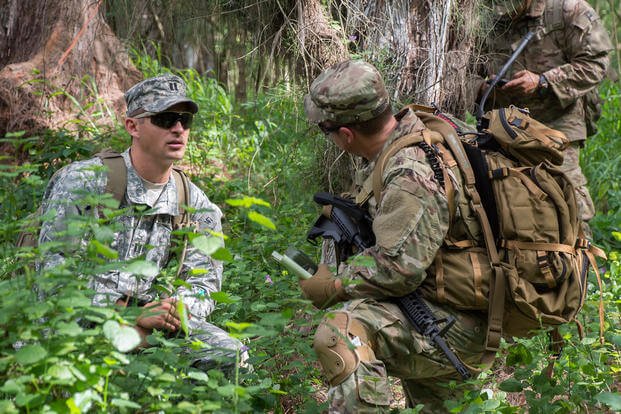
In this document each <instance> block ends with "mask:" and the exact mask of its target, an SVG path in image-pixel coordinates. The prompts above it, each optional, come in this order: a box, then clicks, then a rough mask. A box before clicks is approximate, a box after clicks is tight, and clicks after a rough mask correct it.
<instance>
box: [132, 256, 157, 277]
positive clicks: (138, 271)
mask: <svg viewBox="0 0 621 414" xmlns="http://www.w3.org/2000/svg"><path fill="white" fill-rule="evenodd" d="M124 270H125V271H126V272H128V273H131V274H133V275H139V276H145V277H155V276H157V274H158V273H159V269H158V267H157V265H156V264H155V263H153V262H151V261H149V260H136V261H135V262H132V263H130V264H129V265H128V266H126V267H125V269H124Z"/></svg>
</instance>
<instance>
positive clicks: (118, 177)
mask: <svg viewBox="0 0 621 414" xmlns="http://www.w3.org/2000/svg"><path fill="white" fill-rule="evenodd" d="M95 156H97V157H99V158H100V159H101V161H102V163H103V164H104V165H105V166H106V167H107V174H108V181H107V182H106V189H105V192H106V193H109V194H112V196H113V197H114V199H115V200H116V201H117V202H119V203H122V202H123V199H124V197H125V191H126V190H127V167H126V165H125V161H124V160H123V157H122V155H121V154H120V153H118V152H116V151H112V150H103V151H101V152H98V153H97V154H95ZM173 177H174V179H175V184H176V187H177V201H178V203H179V206H183V205H185V204H186V200H189V199H190V194H189V191H190V184H189V180H188V177H187V176H186V175H185V173H184V172H183V171H182V170H181V169H180V168H177V167H173ZM179 211H180V213H179V214H178V215H176V216H175V217H174V218H173V230H177V229H180V228H183V227H186V226H187V225H188V224H189V223H190V215H189V214H188V212H187V211H186V209H184V208H180V210H179ZM41 214H42V210H41V207H39V208H38V209H37V210H36V211H35V212H34V213H32V214H31V215H30V216H29V217H28V218H27V219H26V224H25V225H24V226H23V230H22V231H21V232H20V233H19V235H18V238H17V242H16V243H15V245H16V247H36V246H37V244H38V239H39V230H40V228H41V227H40V226H41V223H40V219H41ZM186 249H187V237H186V238H184V241H183V248H182V250H181V254H180V258H179V259H180V260H179V262H180V263H182V262H183V259H184V258H185V253H186ZM180 270H181V266H179V271H180ZM179 271H178V273H179Z"/></svg>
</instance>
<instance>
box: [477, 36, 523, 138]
mask: <svg viewBox="0 0 621 414" xmlns="http://www.w3.org/2000/svg"><path fill="white" fill-rule="evenodd" d="M534 36H535V32H533V31H532V30H530V31H529V32H528V33H526V34H525V35H524V37H523V38H522V40H520V44H519V45H518V47H517V48H516V49H515V51H514V52H513V54H512V55H511V56H509V59H508V60H507V61H506V62H505V64H504V65H503V66H502V68H501V69H500V71H499V72H498V73H497V74H496V77H494V79H492V81H491V82H490V84H489V86H488V87H487V89H486V90H485V93H484V94H483V96H482V97H481V101H480V103H479V107H478V108H477V115H476V118H477V131H479V132H481V131H482V130H483V128H484V127H483V122H482V119H483V111H484V110H485V101H487V98H488V97H489V94H490V93H492V90H493V89H494V87H495V86H496V85H498V84H500V83H501V82H502V81H503V80H504V78H503V76H505V73H507V71H508V70H509V68H510V67H511V65H513V62H515V59H517V58H518V56H520V54H521V53H522V52H523V51H524V49H525V48H526V45H528V43H529V42H530V41H531V40H532V38H533V37H534ZM500 86H502V85H500Z"/></svg>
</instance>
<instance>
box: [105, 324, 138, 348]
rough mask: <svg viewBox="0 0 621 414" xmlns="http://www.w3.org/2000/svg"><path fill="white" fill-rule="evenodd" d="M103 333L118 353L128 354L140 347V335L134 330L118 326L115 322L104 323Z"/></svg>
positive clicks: (129, 327)
mask: <svg viewBox="0 0 621 414" xmlns="http://www.w3.org/2000/svg"><path fill="white" fill-rule="evenodd" d="M103 333H104V336H105V337H106V338H108V340H109V341H110V342H111V343H112V345H113V346H114V347H115V348H116V349H118V350H119V351H120V352H129V351H131V350H133V349H135V348H136V347H137V346H138V345H140V342H141V339H140V335H139V334H138V332H136V330H135V329H134V328H132V327H131V326H127V325H120V324H119V323H118V322H117V321H106V323H104V325H103Z"/></svg>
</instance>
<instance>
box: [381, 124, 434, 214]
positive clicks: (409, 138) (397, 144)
mask: <svg viewBox="0 0 621 414" xmlns="http://www.w3.org/2000/svg"><path fill="white" fill-rule="evenodd" d="M422 141H423V135H422V134H420V133H415V134H410V135H405V136H403V137H401V138H399V139H396V140H395V141H394V142H393V143H391V144H390V145H389V146H388V147H387V148H384V150H383V151H382V153H381V154H380V156H379V157H378V158H377V161H376V162H375V167H374V168H373V174H372V177H373V178H372V180H373V196H374V197H375V202H376V203H377V205H378V206H379V204H380V196H381V194H382V184H383V179H382V175H383V174H384V169H385V168H386V163H387V162H388V160H389V159H390V157H392V156H393V155H395V154H396V153H397V152H399V150H401V149H403V148H406V147H409V146H412V145H415V144H417V143H419V142H422Z"/></svg>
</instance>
